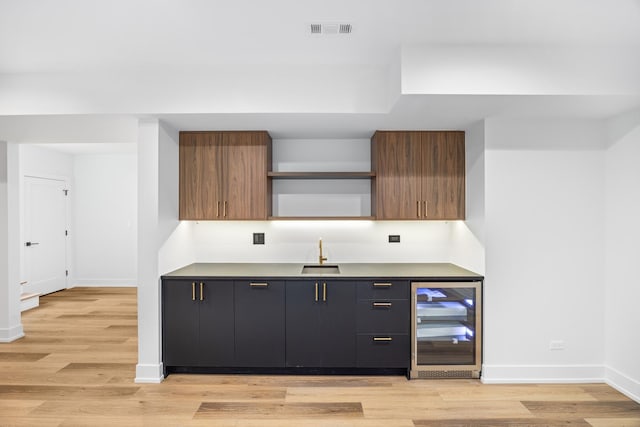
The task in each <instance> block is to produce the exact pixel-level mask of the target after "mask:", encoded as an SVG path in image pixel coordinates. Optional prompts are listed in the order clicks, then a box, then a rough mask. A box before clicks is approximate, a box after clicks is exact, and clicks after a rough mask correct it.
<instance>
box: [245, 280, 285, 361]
mask: <svg viewBox="0 0 640 427" xmlns="http://www.w3.org/2000/svg"><path fill="white" fill-rule="evenodd" d="M234 287H235V339H236V342H235V365H236V366H238V367H249V366H253V367H283V366H284V362H285V323H284V322H285V293H284V282H282V281H260V282H257V281H256V282H248V281H236V282H235V283H234Z"/></svg>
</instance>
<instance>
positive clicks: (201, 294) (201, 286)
mask: <svg viewBox="0 0 640 427" xmlns="http://www.w3.org/2000/svg"><path fill="white" fill-rule="evenodd" d="M200 301H204V283H202V282H200Z"/></svg>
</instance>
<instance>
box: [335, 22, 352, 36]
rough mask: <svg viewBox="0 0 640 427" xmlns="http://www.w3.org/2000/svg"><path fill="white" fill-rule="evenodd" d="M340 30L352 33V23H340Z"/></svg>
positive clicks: (343, 32) (344, 32) (340, 31)
mask: <svg viewBox="0 0 640 427" xmlns="http://www.w3.org/2000/svg"><path fill="white" fill-rule="evenodd" d="M338 32H339V33H340V34H349V33H351V24H340V30H339V31H338Z"/></svg>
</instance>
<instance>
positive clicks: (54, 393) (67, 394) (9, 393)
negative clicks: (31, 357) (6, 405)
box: [0, 385, 139, 400]
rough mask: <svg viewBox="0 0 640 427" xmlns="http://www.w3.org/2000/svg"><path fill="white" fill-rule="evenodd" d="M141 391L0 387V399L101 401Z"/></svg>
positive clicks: (36, 386) (116, 388) (67, 387)
mask: <svg viewBox="0 0 640 427" xmlns="http://www.w3.org/2000/svg"><path fill="white" fill-rule="evenodd" d="M138 390H139V387H137V386H133V385H132V386H129V387H116V386H98V387H83V386H61V385H0V399H13V400H65V399H72V398H82V399H101V398H113V397H123V398H124V397H129V396H132V395H133V394H135V393H136V392H137V391H138Z"/></svg>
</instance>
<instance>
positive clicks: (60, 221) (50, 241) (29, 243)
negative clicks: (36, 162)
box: [23, 177, 67, 295]
mask: <svg viewBox="0 0 640 427" xmlns="http://www.w3.org/2000/svg"><path fill="white" fill-rule="evenodd" d="M24 182H25V192H24V195H25V204H24V235H23V244H24V248H23V249H24V251H23V253H24V278H25V280H26V282H27V283H26V285H25V286H24V288H23V290H24V292H28V293H31V292H34V293H41V294H43V295H44V294H48V293H51V292H55V291H59V290H61V289H66V287H67V244H66V240H67V237H66V235H67V231H66V229H67V226H66V224H67V218H66V217H67V209H66V195H65V188H66V183H65V182H64V181H61V180H56V179H46V178H37V177H25V181H24Z"/></svg>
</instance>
